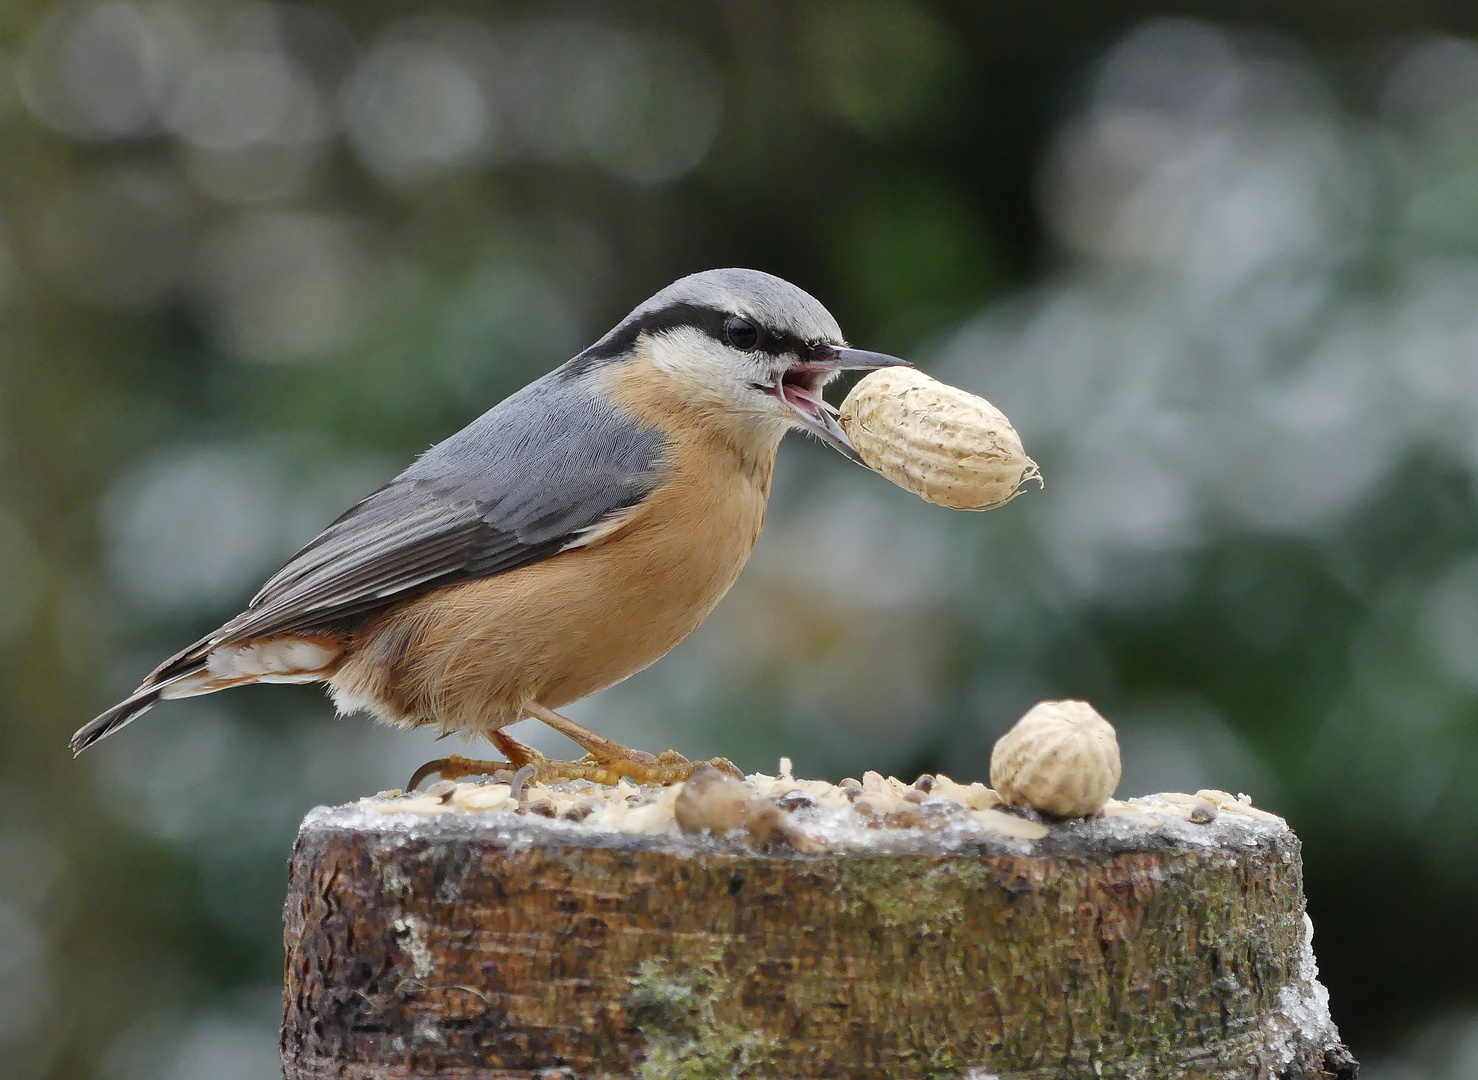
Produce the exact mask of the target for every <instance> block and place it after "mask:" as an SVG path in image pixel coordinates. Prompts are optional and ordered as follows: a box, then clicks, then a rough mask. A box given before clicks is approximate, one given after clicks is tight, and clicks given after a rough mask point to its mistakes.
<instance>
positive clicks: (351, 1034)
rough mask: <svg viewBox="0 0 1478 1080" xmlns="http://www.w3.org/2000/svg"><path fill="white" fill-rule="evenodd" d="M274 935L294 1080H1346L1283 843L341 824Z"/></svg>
mask: <svg viewBox="0 0 1478 1080" xmlns="http://www.w3.org/2000/svg"><path fill="white" fill-rule="evenodd" d="M459 816H460V815H459ZM1059 832H1061V833H1065V835H1058V833H1059ZM607 843H610V844H611V846H607ZM1027 850H1030V852H1031V853H1029V854H1028V853H1023V852H1025V851H1027ZM285 918H286V945H287V963H286V991H285V1015H284V1021H283V1034H282V1051H283V1063H284V1069H285V1073H286V1076H287V1077H288V1080H309V1078H314V1080H316V1078H320V1077H343V1078H355V1080H361V1078H362V1080H370V1078H375V1080H383V1078H401V1077H405V1078H410V1077H444V1078H453V1077H455V1078H458V1080H504V1078H509V1080H512V1078H534V1077H545V1078H551V1077H561V1076H563V1077H582V1078H583V1077H589V1078H606V1077H628V1076H630V1077H642V1078H648V1080H657V1078H678V1077H682V1078H692V1080H698V1078H709V1077H713V1078H718V1077H731V1076H732V1077H746V1076H753V1077H839V1078H840V1077H878V1078H884V1077H886V1078H890V1080H894V1078H896V1080H907V1078H914V1077H918V1078H926V1077H928V1078H933V1077H941V1078H942V1077H957V1076H965V1075H970V1074H971V1073H972V1070H978V1072H976V1073H975V1075H979V1076H984V1075H986V1074H995V1075H997V1076H1000V1077H1002V1078H1013V1080H1026V1078H1033V1080H1035V1078H1042V1080H1046V1078H1048V1077H1051V1078H1053V1080H1058V1078H1064V1077H1067V1078H1071V1077H1092V1078H1095V1080H1096V1078H1118V1077H1122V1078H1140V1077H1146V1078H1147V1077H1207V1078H1210V1077H1218V1078H1227V1077H1246V1078H1249V1080H1251V1078H1254V1077H1256V1078H1263V1077H1269V1078H1279V1080H1294V1078H1308V1080H1316V1078H1317V1080H1326V1078H1330V1077H1335V1076H1340V1077H1352V1076H1353V1075H1354V1067H1353V1063H1352V1062H1350V1060H1349V1057H1348V1054H1347V1053H1345V1052H1344V1051H1343V1048H1342V1047H1340V1046H1339V1045H1338V1042H1337V1036H1336V1035H1335V1033H1334V1029H1333V1027H1332V1026H1330V1025H1328V1024H1327V1014H1326V1016H1325V1020H1324V1021H1323V1022H1320V1021H1318V1020H1317V1018H1316V1019H1315V1020H1313V1021H1311V1020H1310V1019H1309V1017H1308V1016H1307V1015H1304V1013H1305V1010H1304V1009H1303V1006H1302V1005H1301V1004H1300V1003H1301V1002H1305V1001H1306V1000H1307V999H1308V996H1309V994H1310V992H1311V987H1312V978H1313V975H1312V970H1311V958H1310V955H1311V954H1309V952H1308V942H1307V936H1306V935H1307V931H1306V922H1305V919H1304V912H1303V894H1302V883H1301V867H1300V861H1299V849H1298V841H1297V839H1296V838H1295V837H1294V836H1293V834H1292V833H1291V832H1289V831H1287V830H1286V829H1282V828H1281V827H1276V828H1274V827H1264V828H1262V829H1260V830H1244V831H1242V832H1235V831H1230V832H1227V833H1226V834H1225V835H1222V836H1220V837H1217V838H1214V839H1213V841H1212V842H1211V843H1197V844H1190V843H1184V842H1179V841H1174V840H1163V841H1160V842H1156V843H1152V844H1147V845H1142V849H1136V848H1135V847H1134V846H1133V845H1126V844H1125V843H1124V842H1122V840H1120V841H1114V840H1108V841H1105V840H1104V838H1103V835H1102V834H1094V833H1093V832H1092V831H1091V830H1084V831H1082V832H1081V833H1080V834H1072V833H1071V831H1070V830H1054V836H1053V837H1052V838H1051V840H1050V841H1039V842H1038V843H1037V844H1036V845H1035V846H1034V847H1033V848H1032V849H1027V848H1025V847H1024V846H1023V845H1019V844H1018V845H1015V846H1014V847H1013V846H1012V845H1009V844H1001V845H996V846H994V847H992V846H991V845H974V846H971V847H968V848H965V849H958V848H956V849H953V850H949V851H943V850H936V851H933V852H931V851H929V850H928V846H927V842H921V844H920V845H919V846H918V849H917V850H912V851H908V852H904V853H893V854H887V855H874V856H863V855H858V854H846V855H834V856H816V855H797V854H793V853H780V854H774V853H759V852H753V851H746V850H743V849H741V848H738V847H732V848H728V847H725V846H724V845H722V844H716V843H714V842H712V841H706V840H705V841H698V840H693V841H691V842H686V841H684V842H673V841H664V842H661V843H657V842H651V843H644V842H643V841H641V840H640V839H633V838H622V839H621V840H620V841H612V840H611V838H610V837H606V838H605V839H604V841H602V840H601V839H599V838H597V839H594V840H590V839H577V838H574V837H573V836H572V835H571V834H569V833H568V832H566V833H565V834H559V833H556V832H554V831H552V830H548V829H543V828H542V827H541V826H539V825H537V824H533V823H531V824H530V825H529V826H528V827H527V829H523V828H520V829H519V830H514V831H509V830H507V829H504V830H501V831H496V832H495V831H493V830H486V829H479V828H478V827H477V826H476V825H475V824H465V823H449V822H447V821H446V820H445V819H443V821H442V823H441V824H439V826H438V827H436V828H427V829H423V830H412V831H410V832H403V831H396V830H393V829H363V828H356V827H352V826H350V825H346V824H344V823H342V822H341V823H335V821H334V820H333V818H332V816H331V815H330V816H328V817H324V818H320V819H319V820H318V821H317V822H316V823H315V822H314V821H313V819H310V823H309V824H308V825H306V826H305V828H304V830H303V832H302V833H301V834H300V836H299V839H298V844H297V847H296V849H295V850H294V852H293V857H292V865H291V888H290V892H289V894H288V899H287V905H286V911H285ZM1316 1012H1317V1010H1316Z"/></svg>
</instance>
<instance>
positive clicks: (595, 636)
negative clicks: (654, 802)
mask: <svg viewBox="0 0 1478 1080" xmlns="http://www.w3.org/2000/svg"><path fill="white" fill-rule="evenodd" d="M898 365H907V361H905V360H901V359H899V358H897V357H894V356H890V355H887V354H884V353H876V352H868V351H865V350H861V349H854V348H851V347H849V346H848V345H847V343H846V340H845V339H844V338H843V336H842V332H841V328H840V327H839V326H838V325H837V321H836V319H834V318H833V317H832V315H831V313H830V312H828V311H827V309H826V308H825V307H824V306H822V304H821V303H820V302H819V301H818V300H816V299H815V298H814V297H813V296H811V295H810V294H809V293H807V292H805V291H804V290H802V289H801V288H799V287H797V286H795V285H792V284H790V283H789V282H787V281H785V280H782V279H781V278H778V277H775V276H773V275H770V274H767V273H764V272H762V271H759V270H748V269H735V268H730V269H718V270H707V271H703V272H700V273H696V274H691V275H689V276H687V277H684V278H681V279H679V280H678V281H676V282H674V283H673V284H671V285H669V286H668V287H667V288H665V289H662V290H661V291H660V292H658V293H657V294H656V295H654V296H652V297H651V298H650V299H648V300H647V301H645V302H644V303H642V304H640V305H638V306H637V307H636V308H635V309H634V310H632V311H631V313H630V314H628V315H627V316H626V317H625V318H624V319H622V320H621V321H620V322H619V323H618V324H617V325H616V326H615V327H614V328H613V329H612V330H611V331H610V332H609V333H607V334H606V335H605V336H604V337H602V338H600V339H599V340H598V341H596V342H595V343H594V344H593V345H591V346H590V347H589V348H587V349H585V350H584V351H583V352H581V353H579V354H578V355H576V356H575V357H574V358H572V359H571V360H569V361H567V362H566V363H564V364H562V365H561V366H559V367H557V368H555V369H554V370H553V371H550V372H549V373H548V374H546V375H544V376H542V377H541V378H538V379H536V380H535V381H533V382H531V383H529V384H528V385H527V386H525V387H523V388H522V389H521V390H518V391H517V392H515V393H513V394H512V395H510V396H509V397H507V398H505V399H504V400H503V401H501V402H499V403H498V404H496V405H494V406H493V407H492V408H491V409H489V410H488V411H487V412H485V413H484V414H483V415H482V416H480V417H479V418H477V419H476V420H474V421H472V423H470V424H468V425H467V426H466V427H465V428H463V429H462V430H461V431H458V432H457V433H456V434H454V435H452V436H450V437H449V438H447V439H445V440H444V441H442V442H440V443H437V444H436V445H434V446H432V447H431V448H430V449H429V450H427V451H426V452H425V453H423V454H421V455H420V457H419V458H417V459H416V460H415V461H414V462H413V463H412V464H411V465H410V466H409V467H408V468H406V469H405V470H404V471H403V472H402V473H400V475H398V476H396V477H395V478H394V479H393V480H391V481H390V482H389V483H387V484H385V485H384V486H383V487H381V488H379V489H378V490H377V491H375V492H373V493H372V494H370V495H369V496H368V497H366V498H365V499H363V500H361V501H360V502H359V503H357V504H355V505H354V506H353V507H351V508H350V509H349V510H348V511H347V512H346V513H344V514H343V515H341V516H340V517H339V518H338V519H336V520H335V521H333V522H332V523H331V524H329V525H328V526H327V527H326V528H325V529H324V530H323V531H322V532H320V533H319V534H318V535H317V536H316V537H315V538H314V539H313V540H312V541H310V542H309V543H308V544H307V546H305V547H304V548H303V549H302V550H300V551H299V552H298V553H297V554H296V555H294V556H293V557H292V558H291V559H289V560H288V561H287V563H286V564H285V565H284V566H283V567H282V568H281V569H280V570H278V571H277V572H276V573H275V574H273V575H272V576H271V577H270V578H269V579H268V580H267V581H266V583H265V584H264V585H263V586H262V587H261V589H260V591H258V592H257V594H256V595H255V596H254V597H252V599H251V601H250V603H249V604H248V605H247V606H246V609H245V610H244V611H242V612H241V613H240V614H238V615H236V616H235V617H234V618H232V619H230V620H228V621H227V622H225V623H224V624H223V625H222V626H220V627H219V628H218V629H216V630H213V631H212V632H210V633H209V634H206V635H205V636H204V637H202V638H201V639H200V640H198V641H196V642H194V643H193V644H191V645H189V646H188V647H186V648H185V649H182V650H181V651H180V652H178V653H176V654H175V655H174V656H171V657H170V658H169V659H167V660H165V661H164V662H163V663H161V664H160V665H159V666H158V667H156V668H155V669H154V670H153V671H151V672H150V673H149V675H148V676H147V677H146V678H145V679H144V680H143V682H142V683H141V684H140V685H139V687H138V689H136V690H135V691H134V692H133V693H132V694H130V695H129V696H128V697H126V698H124V699H123V700H122V701H120V702H118V703H117V704H116V705H114V706H112V707H111V708H109V709H107V710H106V711H105V712H103V713H102V714H100V715H99V716H97V717H96V718H94V719H93V720H91V721H89V722H88V723H87V724H85V725H84V726H83V727H82V728H80V729H79V730H78V731H77V732H76V733H75V734H74V735H73V736H72V738H71V742H70V745H71V748H72V750H73V751H74V752H75V753H81V752H82V751H83V750H84V749H86V748H87V747H89V746H91V745H92V744H93V743H95V742H97V741H98V740H99V739H102V738H105V737H107V736H108V735H110V734H112V733H114V732H116V731H118V730H119V729H120V728H122V727H124V726H125V725H127V724H129V723H131V722H132V721H133V720H135V719H137V718H138V717H139V716H141V715H143V714H144V713H145V712H146V711H148V710H149V709H150V708H152V707H153V706H154V705H155V704H156V703H158V702H159V701H161V700H170V699H174V698H185V697H193V696H196V695H200V694H210V693H215V692H217V691H220V690H226V689H230V688H232V687H237V686H243V685H247V684H251V683H325V684H327V687H328V691H329V693H330V695H331V697H332V699H333V702H334V704H335V706H336V708H337V710H338V711H339V712H340V713H341V714H346V715H347V714H350V713H356V712H368V713H369V714H370V715H371V716H372V717H374V718H375V719H378V720H379V721H382V722H384V723H387V724H390V725H394V726H397V727H400V728H407V729H409V728H420V727H434V728H437V729H439V730H440V732H441V734H442V735H444V736H445V735H453V734H456V735H461V736H463V737H464V739H465V738H468V737H471V736H475V735H482V736H485V737H487V738H488V739H489V740H490V741H491V742H492V743H493V744H494V745H495V746H496V747H497V748H498V749H499V750H500V751H501V752H502V753H503V754H504V756H505V757H506V758H507V759H508V760H507V762H486V761H478V760H476V759H470V758H464V757H461V756H457V755H452V756H449V757H446V758H440V759H437V760H436V761H433V762H428V763H427V764H426V765H424V766H422V768H421V769H419V770H417V772H416V775H415V776H413V777H412V779H411V783H410V787H411V788H412V789H413V788H415V787H416V785H417V784H418V783H419V782H420V781H421V780H422V779H424V778H425V777H427V776H430V775H433V774H439V775H440V776H441V777H442V778H443V779H448V778H453V779H454V778H456V777H459V776H466V775H471V774H474V773H488V772H492V771H493V770H494V768H499V769H506V768H509V767H512V768H515V769H518V770H522V771H523V775H525V776H526V777H528V776H535V777H537V778H539V779H562V778H575V777H581V778H585V779H590V780H594V781H596V782H602V783H615V782H616V781H617V780H618V779H619V778H621V777H627V778H630V779H632V780H635V781H637V782H640V783H673V782H677V781H680V780H683V779H686V778H687V777H688V776H689V775H691V773H692V771H693V770H694V769H695V768H697V767H700V766H701V765H703V764H712V765H715V766H718V767H720V768H723V769H725V770H726V771H729V772H731V773H734V772H737V770H735V769H734V767H733V765H732V764H731V763H729V762H728V761H727V760H725V759H714V760H713V761H712V762H699V763H694V762H690V761H689V760H688V759H687V758H685V757H683V756H682V755H681V754H679V753H677V752H676V751H673V750H668V751H665V752H663V753H662V754H657V755H653V754H650V753H647V752H644V751H639V750H633V749H631V748H628V747H625V746H622V745H621V744H620V743H618V742H616V741H614V740H610V739H607V738H605V737H604V736H601V735H600V734H598V733H597V732H595V731H592V730H591V729H589V728H587V727H585V726H584V725H582V724H578V723H576V722H575V721H573V720H570V719H569V718H567V717H565V716H563V715H562V714H560V713H559V712H557V711H556V710H558V709H560V708H562V707H563V706H565V705H568V704H570V703H571V702H574V701H578V700H580V699H582V698H585V697H588V696H589V695H591V694H594V693H596V692H597V691H600V690H603V689H605V688H607V687H609V686H612V685H614V684H615V683H618V682H620V681H621V680H623V679H625V678H627V677H628V676H630V675H633V674H635V673H636V672H638V671H641V670H642V669H644V668H646V667H647V666H648V665H650V664H652V663H654V662H655V661H657V660H658V659H660V658H661V657H662V656H664V655H666V653H668V652H669V651H670V650H671V649H672V648H673V647H674V646H676V645H677V644H678V643H679V642H681V641H682V640H683V639H685V638H686V637H687V636H688V635H689V634H691V633H692V632H693V631H694V630H696V629H697V628H698V626H699V624H700V623H702V622H703V620H704V619H705V618H706V617H707V616H708V614H709V613H710V612H711V611H712V610H713V609H714V607H715V606H716V605H717V604H718V602H719V601H720V600H721V599H722V598H723V596H724V594H725V593H727V592H728V590H729V588H730V586H732V585H733V584H734V582H735V579H736V578H737V577H738V575H739V572H740V570H741V569H742V568H743V567H744V564H745V562H746V561H747V560H748V559H749V556H750V553H751V552H752V551H753V550H754V546H755V543H756V542H757V541H758V539H759V536H760V532H761V530H762V529H763V527H764V522H765V509H766V505H767V502H768V499H769V494H770V486H771V479H772V476H773V473H774V466H775V460H776V454H777V452H778V450H779V446H780V443H781V440H782V438H783V436H784V435H785V434H786V433H787V432H789V431H792V430H799V431H802V432H806V433H809V434H811V435H813V436H815V437H817V438H819V439H820V440H821V441H822V442H824V443H826V444H829V445H830V446H832V447H834V448H835V449H837V450H839V451H840V452H841V453H842V454H844V455H845V456H847V457H848V458H851V459H852V460H854V461H857V462H859V463H861V462H862V458H861V457H860V455H859V454H858V452H857V450H856V448H855V447H853V445H852V443H851V441H850V440H849V439H848V437H847V435H846V433H845V432H844V431H843V430H842V428H841V426H840V425H839V424H838V423H837V420H836V410H835V409H834V408H833V407H832V406H831V405H829V404H828V403H827V402H826V400H825V398H824V396H823V389H824V388H825V386H826V385H827V384H828V383H829V382H831V381H832V380H833V379H834V378H835V377H836V376H837V375H838V374H839V373H841V372H844V371H868V370H873V369H877V368H883V367H892V366H898ZM527 718H536V719H538V720H540V721H542V722H544V723H545V724H546V725H548V726H550V727H552V728H554V729H555V730H557V731H559V732H561V733H562V734H564V735H567V736H568V737H570V738H571V739H573V740H574V741H575V742H576V743H577V744H579V745H580V746H581V747H582V748H583V749H584V750H585V751H586V757H585V758H583V759H581V760H580V761H579V762H555V761H550V760H547V759H545V758H544V757H543V756H542V755H540V754H539V753H538V752H537V751H535V750H534V749H532V748H531V747H528V746H527V745H525V744H524V743H522V742H519V741H518V740H515V739H513V738H512V737H511V736H509V735H508V734H507V733H506V732H505V731H503V729H504V728H506V727H507V726H509V725H511V724H514V723H517V722H519V721H521V720H524V719H527Z"/></svg>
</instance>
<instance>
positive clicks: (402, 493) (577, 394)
mask: <svg viewBox="0 0 1478 1080" xmlns="http://www.w3.org/2000/svg"><path fill="white" fill-rule="evenodd" d="M589 383H590V380H588V379H571V378H569V377H568V376H565V375H564V374H563V373H562V372H559V371H556V372H553V373H551V374H550V375H549V376H546V377H545V378H543V379H540V380H539V381H537V382H535V383H532V384H530V385H529V386H527V387H525V388H524V389H523V390H520V391H519V392H518V393H516V394H514V395H513V396H512V397H509V398H507V399H506V400H504V401H503V402H501V403H500V404H498V405H497V406H495V407H494V408H493V409H491V410H489V411H488V412H487V413H485V414H483V416H481V417H480V418H479V419H477V420H476V421H474V422H473V423H472V424H471V425H469V426H468V427H466V428H464V429H463V430H462V431H460V432H458V433H457V434H456V435H453V436H452V437H451V438H450V439H447V440H446V441H445V442H442V443H440V444H438V445H436V446H434V447H432V448H431V449H430V450H428V451H427V452H426V453H425V454H424V455H422V457H421V458H420V459H419V460H418V461H417V462H416V463H415V464H414V465H412V466H411V467H410V468H409V469H407V470H406V471H405V472H403V473H401V474H400V476H398V477H396V478H395V479H394V480H392V481H391V482H390V483H389V484H387V485H386V486H385V487H383V488H381V489H380V490H379V491H376V492H375V493H374V494H373V495H371V496H369V497H368V498H367V499H365V500H364V501H362V502H360V503H359V504H358V505H356V506H355V507H354V508H353V509H351V510H350V511H349V512H348V513H346V514H344V515H343V516H342V517H341V518H339V519H338V520H337V521H335V522H334V523H333V524H332V525H330V526H329V527H328V528H327V529H325V530H324V531H323V532H322V533H321V534H319V536H318V537H317V538H315V539H314V540H313V541H312V542H311V543H310V544H308V546H307V547H305V548H303V550H301V551H300V552H298V553H297V554H296V555H294V556H293V557H292V559H290V560H289V561H288V563H287V564H286V565H285V566H283V567H282V569H281V570H279V571H277V573H276V574H274V575H273V576H272V577H271V579H269V580H268V581H267V583H266V584H265V585H264V586H263V587H262V589H261V591H260V592H259V593H258V594H257V595H256V596H255V597H254V598H253V599H252V602H251V604H250V606H249V607H248V608H247V610H246V611H244V612H242V613H241V614H240V615H238V616H237V617H236V618H235V619H232V620H231V621H230V622H229V623H227V624H226V625H225V626H223V627H222V628H221V630H220V631H219V632H218V633H217V634H214V635H211V639H209V640H212V641H214V642H217V643H219V642H220V641H223V640H243V639H246V638H253V637H265V636H268V635H272V634H280V633H302V632H309V631H312V630H314V629H328V628H335V627H343V626H344V625H346V623H349V622H351V621H352V620H354V619H356V618H358V617H360V616H363V615H364V614H366V613H367V612H370V611H373V610H375V609H377V608H381V607H385V606H387V605H389V604H392V603H395V602H397V601H399V600H403V599H406V598H408V597H410V596H413V595H415V594H417V593H420V592H424V591H426V590H428V589H431V588H435V587H438V586H442V585H449V584H454V583H457V582H461V581H468V580H471V579H474V578H481V577H488V576H490V575H493V574H499V573H502V572H504V571H507V570H511V569H514V568H515V567H519V566H525V565H528V564H529V563H533V562H537V561H538V560H540V559H545V558H548V557H549V556H551V555H554V554H556V553H557V552H559V551H560V550H561V549H562V548H564V547H565V546H566V545H568V544H569V543H570V542H571V541H573V540H574V539H576V538H577V537H578V536H579V535H580V534H581V533H582V532H583V531H584V530H587V529H590V528H593V527H595V526H597V525H599V524H600V523H601V522H602V521H604V520H606V519H607V518H609V517H610V516H611V515H612V514H614V513H617V512H619V511H621V510H624V509H626V508H628V507H631V506H633V505H635V504H636V503H639V502H640V501H641V500H642V499H643V498H645V497H646V496H647V495H648V494H649V493H650V492H651V491H652V490H653V489H654V488H655V487H656V485H657V484H658V483H659V481H660V471H661V457H662V453H663V450H664V446H665V443H664V440H663V437H662V434H661V432H660V431H658V430H657V429H655V428H652V427H648V426H645V425H643V424H641V423H640V422H638V421H637V420H635V419H634V418H632V417H630V416H629V415H627V414H625V413H623V412H621V411H620V410H619V409H617V408H616V407H615V406H613V405H612V404H611V403H610V402H609V400H608V399H606V398H605V397H604V396H603V395H601V394H599V393H597V392H593V391H592V387H591V386H590V385H589Z"/></svg>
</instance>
